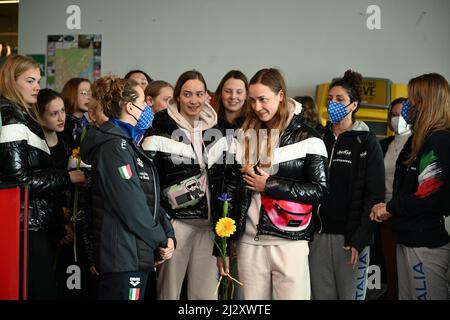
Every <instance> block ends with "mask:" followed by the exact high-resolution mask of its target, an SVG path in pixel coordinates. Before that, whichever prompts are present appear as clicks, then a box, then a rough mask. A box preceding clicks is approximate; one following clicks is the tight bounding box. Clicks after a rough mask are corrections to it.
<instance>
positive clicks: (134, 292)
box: [128, 277, 141, 300]
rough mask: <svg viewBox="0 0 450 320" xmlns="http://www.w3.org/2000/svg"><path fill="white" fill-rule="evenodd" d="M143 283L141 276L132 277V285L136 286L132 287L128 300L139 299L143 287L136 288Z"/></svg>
mask: <svg viewBox="0 0 450 320" xmlns="http://www.w3.org/2000/svg"><path fill="white" fill-rule="evenodd" d="M140 283H141V278H140V277H130V285H132V286H133V287H134V288H130V292H129V295H128V300H139V294H140V291H141V289H140V288H136V287H137V286H138V285H139V284H140Z"/></svg>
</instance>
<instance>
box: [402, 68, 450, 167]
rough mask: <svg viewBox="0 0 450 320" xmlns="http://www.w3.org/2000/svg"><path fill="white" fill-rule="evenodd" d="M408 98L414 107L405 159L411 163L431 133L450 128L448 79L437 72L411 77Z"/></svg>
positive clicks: (407, 162) (449, 89)
mask: <svg viewBox="0 0 450 320" xmlns="http://www.w3.org/2000/svg"><path fill="white" fill-rule="evenodd" d="M408 100H409V101H412V102H413V104H414V105H415V107H416V119H415V122H414V124H413V128H412V129H413V138H412V147H411V154H410V155H409V158H408V159H407V160H406V164H407V165H411V164H412V163H413V162H414V161H415V159H416V158H417V156H418V155H419V153H420V151H421V149H422V146H423V144H424V143H425V140H426V139H427V138H428V136H429V135H430V134H431V133H433V132H435V131H438V130H447V129H449V128H450V87H449V84H448V81H447V80H446V79H445V78H444V77H443V76H441V75H440V74H437V73H429V74H424V75H421V76H418V77H416V78H413V79H411V80H410V81H409V83H408Z"/></svg>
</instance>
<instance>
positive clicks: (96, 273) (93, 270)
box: [89, 265, 100, 276]
mask: <svg viewBox="0 0 450 320" xmlns="http://www.w3.org/2000/svg"><path fill="white" fill-rule="evenodd" d="M89 270H90V271H91V273H92V274H93V275H96V276H98V275H100V273H98V271H97V269H96V268H95V265H92V266H91V267H90V268H89Z"/></svg>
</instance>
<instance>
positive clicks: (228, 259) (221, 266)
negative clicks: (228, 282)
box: [217, 257, 230, 277]
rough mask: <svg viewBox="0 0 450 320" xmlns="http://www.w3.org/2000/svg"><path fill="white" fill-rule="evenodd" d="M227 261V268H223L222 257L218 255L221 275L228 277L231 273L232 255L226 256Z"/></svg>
mask: <svg viewBox="0 0 450 320" xmlns="http://www.w3.org/2000/svg"><path fill="white" fill-rule="evenodd" d="M226 261H227V270H223V260H222V257H217V270H219V273H220V275H221V276H223V277H226V276H228V274H229V273H230V257H227V258H226Z"/></svg>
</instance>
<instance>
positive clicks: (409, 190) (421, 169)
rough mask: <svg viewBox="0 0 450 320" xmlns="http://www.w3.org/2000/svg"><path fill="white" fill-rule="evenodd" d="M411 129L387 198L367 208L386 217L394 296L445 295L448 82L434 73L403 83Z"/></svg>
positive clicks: (449, 205) (449, 253) (449, 208)
mask: <svg viewBox="0 0 450 320" xmlns="http://www.w3.org/2000/svg"><path fill="white" fill-rule="evenodd" d="M401 114H402V116H403V117H404V118H405V120H406V122H407V123H409V124H411V125H412V131H413V135H412V136H411V138H410V139H409V140H408V142H407V143H406V144H405V146H404V147H403V150H402V151H401V153H400V155H399V159H398V161H397V164H396V170H395V179H394V186H393V192H392V198H391V199H390V200H389V201H387V202H386V203H380V204H377V205H375V206H374V207H373V208H372V213H371V218H372V219H373V220H375V221H379V222H380V221H385V220H387V219H390V220H392V229H393V231H394V232H395V235H396V238H397V275H398V290H399V299H400V300H447V299H448V280H447V272H448V269H449V265H450V237H449V235H448V232H447V231H446V229H445V216H449V214H450V199H449V195H450V86H449V84H448V81H447V80H446V79H445V78H444V77H443V76H441V75H440V74H437V73H431V74H424V75H421V76H418V77H416V78H414V79H411V80H410V81H409V83H408V100H407V101H404V102H403V108H402V112H401Z"/></svg>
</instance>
